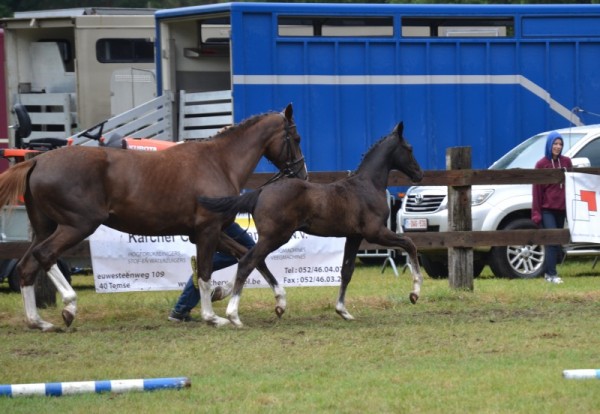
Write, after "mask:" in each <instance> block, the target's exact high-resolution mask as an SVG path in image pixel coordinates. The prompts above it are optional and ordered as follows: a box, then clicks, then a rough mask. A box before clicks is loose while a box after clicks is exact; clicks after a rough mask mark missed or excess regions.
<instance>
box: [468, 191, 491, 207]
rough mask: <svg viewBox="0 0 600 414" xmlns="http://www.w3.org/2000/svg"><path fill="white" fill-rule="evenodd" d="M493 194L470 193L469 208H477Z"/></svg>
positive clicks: (486, 192)
mask: <svg viewBox="0 0 600 414" xmlns="http://www.w3.org/2000/svg"><path fill="white" fill-rule="evenodd" d="M492 194H494V190H476V191H473V192H472V193H471V206H479V205H481V204H483V203H485V202H486V201H487V199H488V198H490V197H491V196H492Z"/></svg>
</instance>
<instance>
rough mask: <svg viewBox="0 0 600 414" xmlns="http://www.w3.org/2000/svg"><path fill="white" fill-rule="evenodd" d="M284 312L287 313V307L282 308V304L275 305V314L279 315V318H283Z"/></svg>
mask: <svg viewBox="0 0 600 414" xmlns="http://www.w3.org/2000/svg"><path fill="white" fill-rule="evenodd" d="M284 313H285V308H282V307H281V306H275V314H276V315H277V317H278V318H280V319H281V317H282V316H283V314H284Z"/></svg>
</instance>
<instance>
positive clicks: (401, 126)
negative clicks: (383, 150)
mask: <svg viewBox="0 0 600 414" xmlns="http://www.w3.org/2000/svg"><path fill="white" fill-rule="evenodd" d="M394 133H395V134H396V135H398V136H399V137H400V138H402V137H403V136H404V135H403V133H404V122H403V121H400V123H399V124H398V125H396V128H394Z"/></svg>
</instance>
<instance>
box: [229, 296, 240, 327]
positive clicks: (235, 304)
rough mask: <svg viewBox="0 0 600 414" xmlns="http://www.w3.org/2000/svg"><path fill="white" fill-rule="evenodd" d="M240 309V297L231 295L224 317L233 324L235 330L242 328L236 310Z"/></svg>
mask: <svg viewBox="0 0 600 414" xmlns="http://www.w3.org/2000/svg"><path fill="white" fill-rule="evenodd" d="M239 307H240V295H233V296H231V299H229V303H228V304H227V311H226V315H227V318H228V319H229V320H230V321H231V323H232V324H234V325H235V326H236V327H237V328H241V327H242V326H244V324H243V323H242V321H241V320H240V317H239V314H238V310H239Z"/></svg>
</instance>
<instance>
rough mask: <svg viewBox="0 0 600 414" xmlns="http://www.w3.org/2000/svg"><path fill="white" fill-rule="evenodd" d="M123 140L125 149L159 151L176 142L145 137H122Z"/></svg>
mask: <svg viewBox="0 0 600 414" xmlns="http://www.w3.org/2000/svg"><path fill="white" fill-rule="evenodd" d="M123 141H124V142H125V149H130V150H138V151H161V150H164V149H167V148H169V147H172V146H173V145H177V142H172V141H162V140H160V139H147V138H124V139H123Z"/></svg>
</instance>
